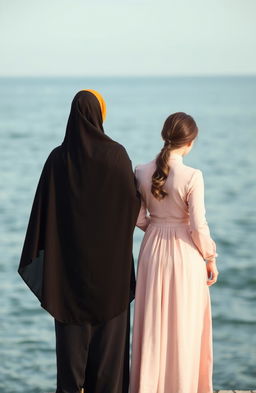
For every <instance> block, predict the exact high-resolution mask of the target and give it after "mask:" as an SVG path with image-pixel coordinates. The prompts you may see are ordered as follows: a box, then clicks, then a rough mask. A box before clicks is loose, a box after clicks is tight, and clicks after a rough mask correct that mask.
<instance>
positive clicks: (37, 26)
mask: <svg viewBox="0 0 256 393" xmlns="http://www.w3.org/2000/svg"><path fill="white" fill-rule="evenodd" d="M255 20H256V0H212V1H211V0H137V1H136V0H94V1H89V0H43V1H39V0H0V56H1V60H0V76H9V75H10V76H37V75H39V76H41V75H46V76H68V75H70V76H82V75H90V76H94V75H95V76H126V75H127V76H129V75H131V76H133V75H143V76H149V75H220V74H223V75H237V74H239V75H240V74H256V23H255Z"/></svg>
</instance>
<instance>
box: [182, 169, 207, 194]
mask: <svg viewBox="0 0 256 393" xmlns="http://www.w3.org/2000/svg"><path fill="white" fill-rule="evenodd" d="M186 171H187V179H186V180H187V181H186V189H187V192H188V194H189V193H190V192H191V191H193V190H194V189H199V188H200V189H203V188H204V178H203V172H202V170H201V169H198V168H192V167H189V166H186Z"/></svg>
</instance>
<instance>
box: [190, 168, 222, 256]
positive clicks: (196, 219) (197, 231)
mask: <svg viewBox="0 0 256 393" xmlns="http://www.w3.org/2000/svg"><path fill="white" fill-rule="evenodd" d="M187 203H188V209H189V217H190V230H191V237H192V239H193V241H194V243H195V245H196V247H197V248H198V250H199V252H200V253H201V254H202V256H203V258H204V259H205V260H207V261H212V262H215V258H216V257H217V255H218V254H217V253H216V244H215V242H214V241H213V240H212V238H211V235H210V230H209V227H208V224H207V221H206V218H205V204H204V180H203V175H202V172H201V171H200V170H197V171H196V172H195V173H194V174H193V176H192V179H191V181H190V184H189V186H188V194H187Z"/></svg>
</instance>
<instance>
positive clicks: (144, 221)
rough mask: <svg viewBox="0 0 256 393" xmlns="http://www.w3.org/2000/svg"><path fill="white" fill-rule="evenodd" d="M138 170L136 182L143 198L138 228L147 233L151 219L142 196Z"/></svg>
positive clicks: (137, 223)
mask: <svg viewBox="0 0 256 393" xmlns="http://www.w3.org/2000/svg"><path fill="white" fill-rule="evenodd" d="M136 168H137V167H136ZM136 168H135V171H134V173H135V177H136V182H137V189H138V191H139V193H140V196H141V206H140V212H139V215H138V218H137V222H136V226H137V227H138V228H140V229H141V230H142V231H144V232H145V231H146V229H147V227H148V224H149V221H150V218H149V216H148V214H147V208H146V204H145V201H144V199H143V196H142V195H141V191H140V184H139V179H138V177H137V174H136Z"/></svg>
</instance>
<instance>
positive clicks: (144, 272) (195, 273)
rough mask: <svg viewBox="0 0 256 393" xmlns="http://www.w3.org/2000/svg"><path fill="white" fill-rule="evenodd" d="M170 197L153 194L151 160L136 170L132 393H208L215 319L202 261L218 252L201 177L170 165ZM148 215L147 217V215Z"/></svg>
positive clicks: (174, 157)
mask: <svg viewBox="0 0 256 393" xmlns="http://www.w3.org/2000/svg"><path fill="white" fill-rule="evenodd" d="M169 164H170V173H169V175H168V178H167V181H166V184H165V189H166V191H167V192H168V195H167V196H166V197H165V198H164V199H163V200H161V201H158V200H157V199H155V198H154V196H153V195H152V194H151V190H150V189H151V177H152V174H153V172H154V170H155V160H153V161H151V162H149V163H147V164H144V165H138V166H137V167H136V168H135V175H136V178H137V182H138V189H139V191H140V193H141V196H142V205H141V210H140V214H139V217H138V220H137V224H136V225H137V226H138V227H139V228H141V229H142V230H144V231H145V234H144V238H143V241H142V244H141V248H140V253H139V259H138V268H137V287H136V294H135V304H134V324H133V338H132V356H131V373H130V393H212V392H213V387H212V369H213V351H212V317H211V300H210V291H209V286H208V285H207V271H206V261H207V260H209V259H215V257H216V256H217V254H216V244H215V242H214V241H213V240H212V238H211V236H210V231H209V227H208V224H207V221H206V218H205V205H204V181H203V176H202V172H201V171H200V170H199V169H194V168H191V167H189V166H186V165H184V164H183V158H182V156H181V155H178V154H177V153H171V154H170V157H169ZM147 210H148V212H149V215H147Z"/></svg>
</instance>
